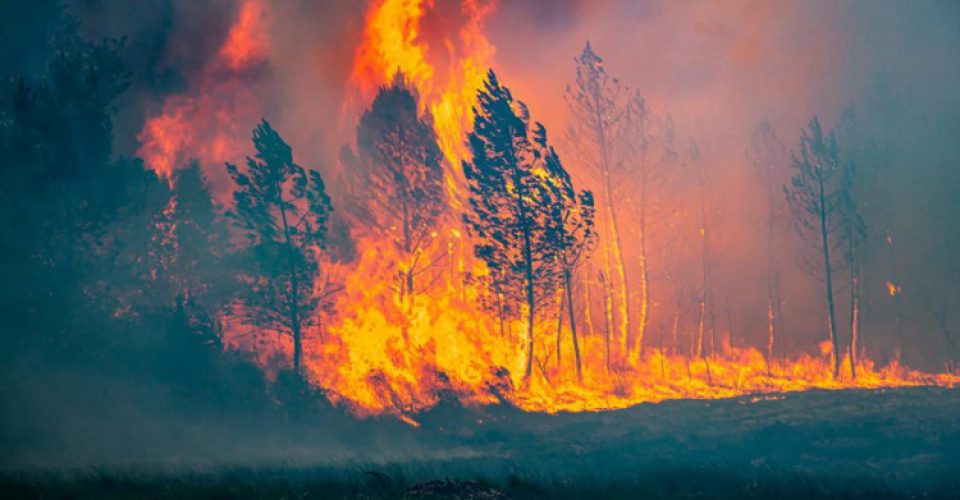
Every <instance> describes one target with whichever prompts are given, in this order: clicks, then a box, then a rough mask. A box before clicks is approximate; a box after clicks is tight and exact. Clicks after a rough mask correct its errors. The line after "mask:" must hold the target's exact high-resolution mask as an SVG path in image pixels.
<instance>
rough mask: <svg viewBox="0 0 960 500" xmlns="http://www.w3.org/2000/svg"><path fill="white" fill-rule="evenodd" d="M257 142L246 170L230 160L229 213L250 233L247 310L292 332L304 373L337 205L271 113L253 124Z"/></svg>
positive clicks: (296, 362)
mask: <svg viewBox="0 0 960 500" xmlns="http://www.w3.org/2000/svg"><path fill="white" fill-rule="evenodd" d="M253 145H254V147H255V148H256V150H257V153H256V155H255V156H254V157H252V158H251V157H247V166H246V169H244V170H241V169H240V168H238V167H237V166H236V165H231V164H229V163H228V164H227V172H229V174H230V177H231V178H232V179H233V182H234V184H235V191H234V194H233V201H234V203H233V208H232V209H231V210H230V211H229V212H228V215H229V217H230V218H231V219H232V220H233V222H234V225H235V226H236V227H237V228H238V229H239V230H240V232H242V233H243V236H244V238H245V239H246V245H244V247H243V250H244V254H245V255H244V256H243V257H245V259H244V262H245V264H246V265H245V266H244V272H245V277H246V281H247V284H248V286H247V287H246V288H245V290H244V292H245V293H243V295H242V299H243V305H244V307H243V308H242V314H243V315H244V316H245V317H246V320H247V321H249V322H252V323H254V324H257V325H259V326H264V327H267V328H272V329H275V330H277V331H279V332H282V333H285V334H287V335H290V336H291V337H292V339H293V369H294V372H295V373H297V374H298V375H299V374H300V373H301V371H300V360H301V357H302V353H303V331H304V328H305V327H306V326H308V325H309V320H310V318H313V317H314V316H315V314H316V312H317V308H318V306H319V304H320V301H321V299H322V296H321V295H319V294H316V293H314V283H315V281H316V279H317V277H318V275H319V273H320V266H319V263H318V260H317V252H318V251H319V250H320V249H323V248H324V246H325V244H326V239H327V221H328V220H329V218H330V212H331V211H332V210H333V208H332V206H331V205H330V198H329V197H328V196H327V193H326V188H325V187H324V183H323V179H322V178H321V177H320V173H319V172H317V171H315V170H311V171H307V170H306V169H304V168H303V167H301V166H300V165H298V164H296V163H294V161H293V151H292V150H291V148H290V146H289V145H288V144H287V143H286V142H284V140H283V138H281V137H280V134H278V133H277V131H276V130H274V129H273V127H271V126H270V123H269V122H267V121H266V120H262V121H261V122H260V124H259V125H257V127H256V129H254V131H253Z"/></svg>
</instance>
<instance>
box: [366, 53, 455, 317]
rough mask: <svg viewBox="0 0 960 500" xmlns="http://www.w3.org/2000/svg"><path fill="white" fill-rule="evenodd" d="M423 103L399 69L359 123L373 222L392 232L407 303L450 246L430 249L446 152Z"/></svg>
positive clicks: (443, 201) (442, 205) (442, 197)
mask: <svg viewBox="0 0 960 500" xmlns="http://www.w3.org/2000/svg"><path fill="white" fill-rule="evenodd" d="M419 108H420V106H419V102H418V95H417V92H416V90H415V89H413V88H412V87H411V86H410V85H409V83H407V81H406V80H405V79H404V76H403V74H402V73H399V72H398V73H397V75H396V76H395V77H394V80H393V83H391V84H390V85H389V86H385V87H382V88H381V89H380V90H379V92H378V93H377V96H376V98H375V99H374V101H373V104H372V105H371V107H370V109H369V110H367V111H366V112H364V113H363V115H362V116H361V117H360V123H359V125H358V126H357V148H358V150H359V155H358V156H359V157H360V160H361V165H362V166H363V167H364V169H365V170H366V175H367V180H368V182H369V189H368V190H367V197H368V198H367V199H368V200H369V201H370V203H369V205H371V206H370V209H371V211H372V215H373V217H372V218H373V222H374V224H375V225H376V226H377V227H379V228H380V229H381V230H382V231H384V232H386V233H388V234H389V235H390V237H391V239H392V241H393V243H394V246H395V248H396V249H397V252H398V255H399V256H400V259H401V260H400V262H398V266H399V273H398V274H399V278H400V282H401V283H400V286H399V291H400V297H401V298H402V302H405V303H407V304H410V302H411V300H412V298H413V296H414V294H415V293H416V292H417V291H419V290H420V289H421V288H422V287H423V286H424V285H420V286H415V284H416V281H415V279H416V278H417V277H418V276H420V275H422V274H423V273H424V272H426V271H428V270H429V269H430V268H431V267H432V266H433V265H434V264H436V263H437V261H438V260H439V259H440V258H442V257H444V256H445V253H444V250H446V249H443V248H441V249H439V250H435V251H433V252H431V251H430V249H431V246H432V243H433V240H434V239H435V237H436V234H437V233H436V231H437V226H438V221H439V219H440V218H441V217H442V215H443V214H444V212H445V210H446V208H447V206H448V205H447V196H446V191H445V189H444V170H443V166H442V164H441V163H442V161H443V154H442V153H441V151H440V148H439V146H437V136H436V133H435V132H434V129H433V123H432V121H431V118H430V115H428V114H420V112H419ZM427 281H429V280H427Z"/></svg>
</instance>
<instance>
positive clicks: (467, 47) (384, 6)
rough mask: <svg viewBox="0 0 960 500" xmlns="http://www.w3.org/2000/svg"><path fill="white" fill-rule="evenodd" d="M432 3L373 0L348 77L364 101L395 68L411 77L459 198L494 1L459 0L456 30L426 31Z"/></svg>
mask: <svg viewBox="0 0 960 500" xmlns="http://www.w3.org/2000/svg"><path fill="white" fill-rule="evenodd" d="M434 8H435V1H434V0H381V1H376V2H373V4H372V5H371V7H370V9H369V10H368V11H367V15H366V25H365V28H364V32H363V41H362V43H361V45H360V46H359V47H358V48H357V51H356V54H355V55H354V60H353V70H352V72H351V74H350V83H351V84H352V85H353V87H354V88H355V90H356V91H358V93H359V94H360V95H359V98H360V100H361V102H368V101H369V100H370V98H371V97H372V95H373V94H374V93H375V92H376V90H377V88H378V87H380V86H381V85H384V84H387V83H389V82H390V81H391V80H392V79H393V77H394V75H395V74H396V73H397V71H400V72H402V73H403V74H404V75H405V76H406V77H407V78H408V79H409V80H410V83H411V84H413V86H414V87H415V88H416V89H417V90H418V91H419V94H420V99H421V103H422V104H423V106H424V108H425V109H427V110H429V111H430V113H431V115H432V117H433V122H434V128H435V129H436V132H437V139H438V142H439V145H440V149H441V151H443V154H444V157H445V158H446V159H447V163H448V171H449V173H450V175H449V176H448V191H449V194H450V195H451V199H454V200H457V199H458V196H457V195H458V193H459V188H458V186H459V185H460V181H461V173H460V162H461V160H462V159H463V158H464V157H465V156H466V146H465V144H464V138H465V136H466V131H467V129H468V128H469V126H470V124H471V122H472V120H473V112H472V106H473V103H474V100H475V99H476V93H477V91H478V90H479V89H480V88H481V86H482V85H483V79H484V78H485V76H486V71H487V68H489V67H490V64H491V62H492V60H493V55H494V52H495V48H494V46H493V45H492V44H491V43H490V41H489V40H488V39H487V37H486V35H485V34H484V31H483V24H484V21H485V20H486V18H487V17H488V16H489V15H490V14H491V13H492V12H493V11H494V10H495V9H496V3H495V2H494V1H493V0H463V1H462V2H461V3H460V5H459V16H460V17H461V18H462V24H461V26H460V27H459V29H458V30H457V32H456V33H443V34H441V35H440V36H434V37H428V36H427V35H426V34H425V33H424V30H423V28H424V26H423V25H424V18H425V17H426V16H427V15H428V14H429V13H430V12H431V11H432V10H433V9H434ZM428 38H430V39H428ZM355 104H356V103H355Z"/></svg>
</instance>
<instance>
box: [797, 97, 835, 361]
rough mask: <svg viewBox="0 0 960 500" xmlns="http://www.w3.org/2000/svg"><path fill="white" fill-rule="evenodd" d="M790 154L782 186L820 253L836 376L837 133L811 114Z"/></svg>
mask: <svg viewBox="0 0 960 500" xmlns="http://www.w3.org/2000/svg"><path fill="white" fill-rule="evenodd" d="M791 156H792V163H793V169H794V175H793V178H792V179H791V180H790V183H789V184H787V185H786V186H784V193H785V194H786V198H787V203H788V204H789V205H790V208H791V210H792V212H793V220H794V223H795V226H796V228H797V230H798V232H799V233H800V234H801V236H803V237H804V238H805V239H806V240H807V241H809V242H810V243H811V245H813V246H814V247H816V248H817V249H819V250H820V252H821V254H822V256H823V280H824V284H825V287H826V299H827V314H828V317H827V320H828V324H827V327H828V329H829V334H830V342H831V343H832V344H833V376H834V377H839V375H840V342H839V340H838V338H837V319H836V311H835V307H834V293H833V274H834V267H835V263H834V262H833V261H832V260H831V256H830V251H831V250H834V249H835V248H836V246H837V242H836V240H837V237H838V234H837V233H838V231H840V230H841V224H840V223H839V220H840V216H841V215H842V211H841V209H840V208H839V207H840V205H841V198H842V196H843V181H842V173H841V171H840V161H839V149H838V147H837V140H836V136H835V134H834V133H833V132H830V133H828V134H824V132H823V128H822V126H821V125H820V119H819V118H817V117H816V116H814V117H813V119H811V120H810V124H809V125H808V126H807V128H806V129H804V130H803V132H802V134H801V137H800V148H799V152H793V153H792V155H791Z"/></svg>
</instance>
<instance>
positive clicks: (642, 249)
mask: <svg viewBox="0 0 960 500" xmlns="http://www.w3.org/2000/svg"><path fill="white" fill-rule="evenodd" d="M624 111H625V114H624V120H625V124H626V128H627V136H626V145H625V147H626V150H627V152H628V153H629V155H630V156H629V161H628V162H627V165H628V167H627V168H626V170H627V171H628V172H629V173H630V174H631V175H629V176H628V177H630V178H633V179H634V180H633V182H634V183H635V185H636V188H637V189H636V191H637V193H638V194H639V199H638V200H636V206H637V212H638V213H637V222H636V229H637V232H638V233H639V238H638V239H639V249H638V255H637V263H638V266H639V268H640V269H639V271H640V272H639V277H640V319H639V322H638V323H639V324H638V327H637V335H636V338H635V339H634V342H633V349H634V350H633V354H632V355H631V359H639V358H640V357H642V354H643V352H644V337H645V335H646V331H647V327H648V326H649V322H650V256H649V253H650V252H649V245H648V242H649V240H650V229H651V221H652V220H653V219H655V218H657V219H663V218H664V217H663V215H664V214H663V213H662V212H663V210H662V208H663V207H662V206H660V204H658V203H654V198H655V196H654V193H655V192H657V191H661V193H662V190H663V188H664V187H666V185H667V184H670V183H672V181H674V180H675V179H674V178H673V173H674V169H673V168H672V167H673V166H674V164H675V161H676V156H677V154H676V152H675V151H674V148H673V137H674V129H673V120H672V119H671V118H670V117H669V116H660V115H658V114H655V113H654V112H653V111H652V110H651V109H650V106H649V105H647V102H646V100H645V99H644V98H643V96H641V95H640V94H639V93H636V92H634V93H633V94H632V96H631V98H630V100H629V102H628V105H627V106H626V108H625V110H624ZM624 180H625V179H624ZM658 188H659V189H658Z"/></svg>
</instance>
